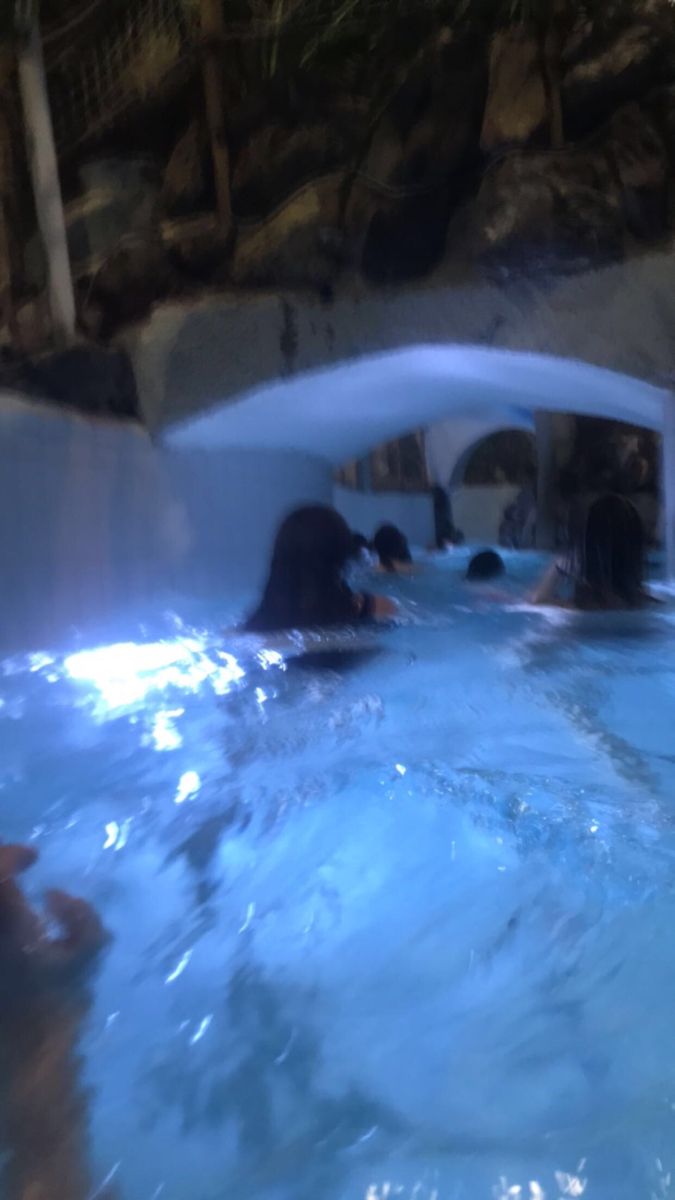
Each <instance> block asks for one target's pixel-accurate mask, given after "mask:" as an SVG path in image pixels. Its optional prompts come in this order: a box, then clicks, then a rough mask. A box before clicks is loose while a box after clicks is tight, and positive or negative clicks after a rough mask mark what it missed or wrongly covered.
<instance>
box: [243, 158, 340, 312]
mask: <svg viewBox="0 0 675 1200" xmlns="http://www.w3.org/2000/svg"><path fill="white" fill-rule="evenodd" d="M341 182H342V176H339V175H337V176H336V175H328V176H326V177H325V178H323V179H320V180H317V181H316V182H314V183H309V184H307V185H306V186H305V187H302V188H300V189H299V190H298V191H297V192H296V193H295V194H294V195H293V196H291V198H290V199H289V200H287V201H286V202H285V203H284V204H282V205H281V206H280V207H279V208H278V209H277V210H276V211H275V212H273V213H272V214H271V215H270V216H269V217H266V218H265V219H264V220H263V221H258V222H255V223H254V224H251V225H249V226H248V227H243V228H240V230H239V233H238V236H237V241H236V245H235V248H234V255H233V259H232V265H231V272H230V273H231V278H232V281H233V282H234V283H237V284H240V285H242V286H250V285H260V284H265V285H270V286H303V285H308V286H312V287H317V288H319V289H323V288H326V287H328V286H329V285H330V284H331V282H332V280H333V279H334V278H335V276H336V274H337V272H338V270H339V266H340V260H341V255H342V246H343V238H342V234H341V232H340V228H339V195H340V184H341Z"/></svg>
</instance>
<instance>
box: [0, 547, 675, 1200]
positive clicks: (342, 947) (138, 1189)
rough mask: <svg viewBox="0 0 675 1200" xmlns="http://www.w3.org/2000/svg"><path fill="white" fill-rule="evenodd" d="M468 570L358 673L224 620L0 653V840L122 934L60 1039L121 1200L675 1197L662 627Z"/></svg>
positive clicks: (670, 803)
mask: <svg viewBox="0 0 675 1200" xmlns="http://www.w3.org/2000/svg"><path fill="white" fill-rule="evenodd" d="M515 569H516V570H517V571H518V572H519V573H520V574H523V573H526V572H527V569H526V568H523V567H517V568H515ZM458 574H459V571H458V568H457V567H456V566H454V565H453V564H452V563H450V562H448V563H445V564H443V565H442V566H440V567H436V568H429V569H428V571H427V572H426V574H425V575H421V576H420V577H419V578H417V579H412V580H407V581H404V582H402V583H401V584H400V585H394V589H395V590H396V587H397V586H398V590H399V594H400V595H402V596H403V599H404V602H405V604H406V606H407V608H408V611H409V612H410V614H411V618H412V623H411V624H410V625H408V626H406V627H403V628H397V629H393V630H389V631H384V632H381V633H378V634H377V638H376V642H377V646H378V648H379V653H378V654H377V655H375V656H373V657H370V658H367V657H363V658H361V659H359V660H358V661H357V662H356V663H355V665H354V666H353V668H352V669H350V670H340V671H338V672H335V671H321V672H318V671H312V670H304V671H303V670H296V669H284V668H283V666H282V665H280V664H279V662H278V660H277V658H276V656H275V655H274V654H269V655H267V656H263V658H262V659H261V658H260V657H258V658H256V657H255V655H254V653H253V649H252V647H251V645H250V644H247V645H246V646H244V647H242V646H241V645H239V644H237V643H236V641H234V640H233V639H226V640H223V639H222V638H219V637H218V636H217V633H216V631H217V629H218V628H219V627H221V626H222V625H223V623H227V622H226V620H225V617H227V618H228V619H229V617H230V616H231V614H225V617H224V616H223V614H222V613H220V612H217V613H216V614H215V617H214V621H213V628H212V631H211V633H210V634H209V635H208V636H207V635H205V634H204V633H203V632H202V633H196V632H194V631H187V630H185V629H183V630H181V631H179V632H178V633H177V634H176V633H175V632H174V634H172V635H171V636H170V637H169V636H167V638H166V639H165V640H164V641H163V642H162V643H161V644H158V642H157V641H149V640H147V639H146V640H145V642H142V641H139V642H138V643H136V644H135V645H128V646H126V647H125V646H121V647H120V646H118V647H116V648H115V650H114V651H101V652H98V653H95V654H89V655H87V654H86V653H85V654H79V655H77V656H74V657H71V658H69V659H68V660H66V661H65V662H64V661H63V660H61V659H56V660H53V661H50V659H49V656H48V657H46V658H40V657H36V658H33V659H32V660H30V661H28V660H23V661H18V660H13V661H12V662H10V663H6V664H5V675H4V678H3V680H2V692H1V698H2V706H1V707H0V740H1V741H0V744H1V748H2V755H1V756H0V764H1V767H0V770H1V775H0V785H1V788H2V803H3V810H2V811H3V819H2V830H3V836H5V837H6V838H8V839H9V838H11V839H16V838H22V839H27V838H32V839H34V840H35V842H36V844H37V845H38V847H39V849H40V851H41V860H40V863H39V866H38V868H37V869H36V871H35V873H34V877H33V879H32V880H31V886H33V887H35V888H36V889H39V888H40V887H41V886H42V885H43V884H44V883H46V882H47V881H48V882H49V883H55V884H61V885H62V886H66V887H69V888H71V889H74V890H77V891H80V892H82V893H83V894H85V895H87V896H88V897H89V898H91V899H92V900H93V901H94V902H95V903H96V905H97V906H98V908H99V909H100V911H101V913H102V915H103V917H104V919H105V922H106V924H107V925H108V927H109V928H110V929H111V930H112V932H113V933H114V935H115V940H114V943H113V945H112V947H111V949H110V951H109V953H108V955H107V957H106V959H105V961H104V963H103V967H102V970H101V972H100V975H99V976H98V979H97V982H96V992H95V1004H94V1009H93V1011H92V1014H91V1018H90V1021H89V1024H88V1027H87V1031H86V1036H85V1040H84V1050H85V1071H86V1077H87V1082H88V1083H89V1084H90V1085H91V1087H92V1144H93V1155H94V1159H95V1167H96V1178H97V1179H98V1180H103V1179H104V1178H105V1177H107V1176H109V1175H111V1173H112V1176H113V1177H114V1179H115V1181H116V1184H117V1187H118V1190H119V1194H120V1196H121V1197H124V1198H125V1200H146V1198H147V1200H150V1198H152V1197H159V1196H161V1197H163V1198H166V1200H225V1197H228V1200H229V1198H230V1197H242V1198H246V1200H359V1198H360V1200H391V1198H393V1197H395V1196H396V1197H401V1198H402V1200H432V1198H433V1200H482V1198H483V1197H484V1198H485V1200H493V1198H494V1197H496V1198H498V1200H506V1198H507V1197H508V1198H509V1200H511V1198H513V1200H519V1198H520V1200H541V1198H542V1197H546V1198H547V1200H559V1197H568V1196H581V1195H583V1196H585V1197H589V1198H590V1200H652V1198H653V1197H654V1198H657V1200H665V1198H667V1197H669V1196H671V1195H672V1194H674V1193H673V1190H672V1184H671V1170H672V1169H673V1167H674V1166H675V1162H674V1160H675V1033H674V1032H673V1017H672V1013H673V1002H674V1001H675V896H674V894H673V882H674V880H675V824H674V818H675V801H674V799H673V797H674V796H675V743H674V741H673V732H672V731H673V727H674V717H675V652H674V651H673V635H674V634H675V621H674V616H673V614H672V613H671V611H670V610H669V609H667V608H664V609H663V610H659V611H658V612H655V613H650V614H647V615H636V616H628V617H618V616H613V617H610V618H608V619H607V620H606V621H603V620H602V618H598V617H595V616H594V617H586V618H583V619H582V618H575V617H572V616H570V615H566V614H558V615H557V616H556V617H555V618H552V617H551V616H550V615H546V614H544V613H541V612H533V611H531V610H528V609H526V608H520V609H516V610H510V611H505V610H503V609H501V608H499V607H498V606H496V605H495V604H494V603H492V602H490V601H489V599H482V598H480V596H479V595H477V594H476V593H469V592H468V591H467V590H466V588H465V586H464V585H463V584H461V583H460V582H458ZM510 586H512V588H513V591H514V594H517V592H518V590H519V586H520V585H519V584H518V583H516V582H514V583H513V584H512V585H510ZM36 747H37V748H36Z"/></svg>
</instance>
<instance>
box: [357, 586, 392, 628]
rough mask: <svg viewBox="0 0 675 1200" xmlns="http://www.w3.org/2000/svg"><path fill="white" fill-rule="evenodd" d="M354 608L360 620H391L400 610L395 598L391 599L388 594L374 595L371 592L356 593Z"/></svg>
mask: <svg viewBox="0 0 675 1200" xmlns="http://www.w3.org/2000/svg"><path fill="white" fill-rule="evenodd" d="M354 610H355V614H356V616H357V618H358V619H359V620H360V621H390V620H391V619H392V617H396V616H398V612H399V608H398V605H397V603H396V601H395V600H390V599H389V597H388V596H374V595H373V594H372V593H370V592H356V593H355V594H354Z"/></svg>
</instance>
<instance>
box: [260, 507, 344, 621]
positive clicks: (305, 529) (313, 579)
mask: <svg viewBox="0 0 675 1200" xmlns="http://www.w3.org/2000/svg"><path fill="white" fill-rule="evenodd" d="M352 553H353V542H352V534H351V531H350V529H349V526H348V525H347V523H346V521H344V520H343V518H342V517H341V516H340V514H339V513H337V512H336V511H335V509H333V508H330V507H329V506H328V505H324V504H313V505H307V506H306V507H304V508H297V509H296V510H295V511H294V512H292V513H291V514H290V515H289V516H288V517H286V519H285V521H283V523H282V524H281V526H280V528H279V531H278V533H277V536H276V538H275V541H274V549H273V551H272V562H271V564H270V571H269V575H268V578H267V583H266V584H265V588H264V591H263V594H262V599H261V601H260V604H259V605H258V607H257V609H256V610H255V612H254V613H252V614H251V616H250V617H249V618H248V620H247V621H246V624H245V628H246V629H248V630H250V631H251V632H256V633H270V632H273V631H276V630H281V629H308V628H311V627H312V626H321V625H342V624H346V623H348V622H349V621H351V620H353V619H354V616H355V597H354V594H353V593H352V591H351V590H350V588H349V587H348V586H347V584H346V583H345V582H344V579H343V577H342V575H343V571H344V569H345V567H346V566H347V564H348V562H349V560H350V558H351V556H352Z"/></svg>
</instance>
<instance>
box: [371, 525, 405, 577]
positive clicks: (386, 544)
mask: <svg viewBox="0 0 675 1200" xmlns="http://www.w3.org/2000/svg"><path fill="white" fill-rule="evenodd" d="M373 549H374V551H375V553H376V554H377V557H378V558H379V560H380V562H381V564H382V566H383V567H384V568H385V570H386V571H395V570H396V563H397V562H402V563H409V562H412V556H411V554H410V546H409V545H408V540H407V538H406V536H405V534H403V533H401V530H400V529H397V528H396V526H395V525H380V528H379V529H378V531H377V533H376V534H375V537H374V538H373Z"/></svg>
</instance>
